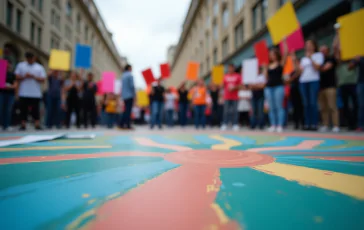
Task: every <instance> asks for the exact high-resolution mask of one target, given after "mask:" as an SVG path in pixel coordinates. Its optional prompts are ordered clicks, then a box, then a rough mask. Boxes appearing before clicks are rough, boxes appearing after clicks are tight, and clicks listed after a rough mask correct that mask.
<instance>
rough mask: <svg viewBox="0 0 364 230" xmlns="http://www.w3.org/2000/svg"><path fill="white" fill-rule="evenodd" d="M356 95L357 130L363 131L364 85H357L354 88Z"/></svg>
mask: <svg viewBox="0 0 364 230" xmlns="http://www.w3.org/2000/svg"><path fill="white" fill-rule="evenodd" d="M356 93H357V95H358V128H362V129H364V83H358V84H357V86H356Z"/></svg>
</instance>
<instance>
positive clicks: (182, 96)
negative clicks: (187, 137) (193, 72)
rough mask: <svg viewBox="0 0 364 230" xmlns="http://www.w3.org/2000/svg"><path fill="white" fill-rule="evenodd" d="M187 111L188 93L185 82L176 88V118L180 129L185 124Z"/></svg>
mask: <svg viewBox="0 0 364 230" xmlns="http://www.w3.org/2000/svg"><path fill="white" fill-rule="evenodd" d="M187 109H188V91H187V89H186V81H183V82H182V83H181V85H180V86H179V87H178V118H179V123H180V125H181V126H182V127H184V126H186V124H187Z"/></svg>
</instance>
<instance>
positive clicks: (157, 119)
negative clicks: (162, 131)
mask: <svg viewBox="0 0 364 230" xmlns="http://www.w3.org/2000/svg"><path fill="white" fill-rule="evenodd" d="M163 105H164V103H163V102H161V101H153V102H152V112H151V114H152V117H151V122H150V128H154V125H158V127H159V128H162V119H163Z"/></svg>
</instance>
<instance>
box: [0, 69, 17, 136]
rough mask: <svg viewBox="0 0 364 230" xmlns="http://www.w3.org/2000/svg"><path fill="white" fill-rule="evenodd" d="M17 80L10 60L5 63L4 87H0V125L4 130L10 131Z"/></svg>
mask: <svg viewBox="0 0 364 230" xmlns="http://www.w3.org/2000/svg"><path fill="white" fill-rule="evenodd" d="M16 87H17V81H16V78H15V74H14V73H13V66H12V65H11V63H10V62H8V65H7V71H6V79H5V88H0V111H1V112H0V125H1V126H2V128H3V130H4V131H11V120H12V119H11V114H12V109H13V104H14V100H15V89H16Z"/></svg>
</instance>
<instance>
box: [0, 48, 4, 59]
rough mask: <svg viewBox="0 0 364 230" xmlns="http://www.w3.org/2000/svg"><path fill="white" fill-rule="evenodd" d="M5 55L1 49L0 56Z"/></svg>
mask: <svg viewBox="0 0 364 230" xmlns="http://www.w3.org/2000/svg"><path fill="white" fill-rule="evenodd" d="M2 56H3V49H0V58H1V57H2Z"/></svg>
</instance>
